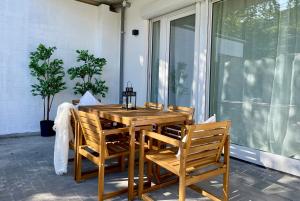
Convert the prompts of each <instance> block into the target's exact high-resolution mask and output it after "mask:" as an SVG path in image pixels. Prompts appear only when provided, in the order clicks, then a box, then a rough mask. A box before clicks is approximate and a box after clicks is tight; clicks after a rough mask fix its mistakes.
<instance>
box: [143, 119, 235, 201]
mask: <svg viewBox="0 0 300 201" xmlns="http://www.w3.org/2000/svg"><path fill="white" fill-rule="evenodd" d="M230 125H231V123H230V121H223V122H216V123H208V124H200V125H190V126H186V127H187V135H186V137H185V139H184V140H182V141H181V140H177V139H174V138H170V137H167V136H165V135H161V134H158V133H154V132H149V131H143V132H142V134H141V136H140V144H143V143H144V139H145V136H148V137H149V138H153V139H156V140H160V141H162V142H164V143H168V144H170V145H173V146H175V147H179V149H180V154H179V156H176V152H175V151H174V150H173V149H171V148H168V149H164V150H158V151H152V152H148V153H146V155H145V156H144V153H145V152H144V149H140V162H139V164H140V166H139V191H138V195H139V198H142V199H143V200H152V199H151V198H150V197H149V196H148V195H147V194H146V193H147V192H150V191H153V190H157V189H158V188H160V187H162V186H165V185H169V184H171V183H174V182H176V179H175V180H171V181H169V182H167V183H162V184H159V185H154V186H152V187H150V188H148V189H145V190H144V187H143V182H144V179H143V176H144V157H145V158H146V159H147V160H148V168H147V169H148V175H147V176H148V180H150V181H151V177H152V175H151V170H150V171H149V169H151V165H152V163H154V164H158V165H159V166H161V167H163V168H165V169H167V170H168V171H170V172H172V173H173V174H175V175H177V176H178V178H179V200H180V201H183V200H185V188H186V187H187V186H188V187H190V188H191V189H193V190H195V191H197V192H199V193H201V194H202V195H204V196H207V197H209V198H210V199H212V200H221V199H220V198H217V197H216V196H215V195H213V194H212V193H209V192H207V191H204V190H202V189H200V188H199V187H198V186H196V185H195V184H196V183H198V182H200V181H202V180H205V179H209V178H211V177H215V176H217V175H223V200H225V201H227V200H228V180H229V128H230ZM150 149H151V147H150ZM223 150H224V157H223V158H222V157H221V154H222V151H223ZM149 177H150V178H149Z"/></svg>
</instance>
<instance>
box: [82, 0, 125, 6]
mask: <svg viewBox="0 0 300 201" xmlns="http://www.w3.org/2000/svg"><path fill="white" fill-rule="evenodd" d="M76 1H80V2H83V3H87V4H91V5H94V6H99V5H100V4H107V5H110V6H116V5H120V4H121V3H122V1H123V0H76Z"/></svg>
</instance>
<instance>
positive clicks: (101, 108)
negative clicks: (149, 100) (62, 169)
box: [79, 104, 188, 200]
mask: <svg viewBox="0 0 300 201" xmlns="http://www.w3.org/2000/svg"><path fill="white" fill-rule="evenodd" d="M79 110H81V111H85V112H92V113H97V115H98V116H99V117H100V118H104V119H108V120H111V121H114V122H117V123H121V124H124V125H126V126H128V127H129V135H130V150H129V162H128V163H129V165H128V166H129V167H128V200H133V198H134V195H135V192H134V160H135V131H136V130H138V127H142V126H150V125H153V124H158V125H159V124H168V123H173V122H185V121H187V119H188V116H186V115H184V114H182V113H179V112H167V111H158V110H154V109H146V108H142V107H138V108H137V109H136V110H126V109H122V106H121V105H116V104H115V105H97V106H81V107H79Z"/></svg>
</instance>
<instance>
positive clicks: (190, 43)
mask: <svg viewBox="0 0 300 201" xmlns="http://www.w3.org/2000/svg"><path fill="white" fill-rule="evenodd" d="M169 41H170V42H169V73H168V80H169V82H168V104H172V105H181V106H191V105H192V102H191V101H192V83H193V82H192V80H193V76H194V46H195V45H194V44H195V15H189V16H186V17H182V18H179V19H175V20H172V21H170V40H169Z"/></svg>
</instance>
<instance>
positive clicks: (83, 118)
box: [77, 111, 108, 155]
mask: <svg viewBox="0 0 300 201" xmlns="http://www.w3.org/2000/svg"><path fill="white" fill-rule="evenodd" d="M77 116H78V118H79V122H80V125H81V128H82V133H83V137H84V139H85V141H86V145H87V146H89V147H90V148H92V149H93V150H94V151H96V152H99V151H100V150H99V147H100V145H101V144H104V146H105V149H104V150H105V155H107V154H108V151H107V146H106V144H105V136H101V135H102V127H101V123H100V118H99V117H98V116H97V115H96V114H93V113H87V112H82V111H78V112H77ZM101 140H104V143H103V142H102V141H101Z"/></svg>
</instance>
